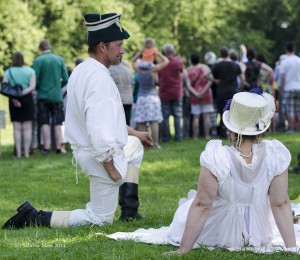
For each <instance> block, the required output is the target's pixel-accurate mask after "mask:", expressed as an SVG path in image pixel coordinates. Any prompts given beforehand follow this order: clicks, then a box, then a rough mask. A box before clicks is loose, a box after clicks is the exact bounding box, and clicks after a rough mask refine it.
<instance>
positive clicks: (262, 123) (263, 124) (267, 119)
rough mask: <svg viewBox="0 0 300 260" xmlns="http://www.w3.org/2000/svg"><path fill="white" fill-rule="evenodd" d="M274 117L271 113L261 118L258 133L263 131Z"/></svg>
mask: <svg viewBox="0 0 300 260" xmlns="http://www.w3.org/2000/svg"><path fill="white" fill-rule="evenodd" d="M272 116H273V113H272V112H269V113H267V114H266V115H265V116H264V117H262V118H260V119H259V121H258V129H257V130H258V131H261V130H263V129H264V128H265V127H266V126H267V125H268V123H269V122H270V120H271V118H272Z"/></svg>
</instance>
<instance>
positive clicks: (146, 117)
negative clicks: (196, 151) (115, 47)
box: [3, 38, 300, 158]
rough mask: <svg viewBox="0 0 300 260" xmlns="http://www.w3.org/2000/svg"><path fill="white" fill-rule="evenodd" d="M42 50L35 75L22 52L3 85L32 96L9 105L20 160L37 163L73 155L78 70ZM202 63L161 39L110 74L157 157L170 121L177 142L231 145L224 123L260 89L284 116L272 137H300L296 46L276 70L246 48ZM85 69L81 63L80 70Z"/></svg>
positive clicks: (47, 47)
mask: <svg viewBox="0 0 300 260" xmlns="http://www.w3.org/2000/svg"><path fill="white" fill-rule="evenodd" d="M39 49H40V51H41V55H40V56H38V57H37V58H36V59H35V60H34V62H33V66H32V68H30V67H28V66H26V65H25V62H24V56H23V54H22V53H21V52H19V51H18V52H16V53H14V54H13V57H12V67H10V68H9V69H7V70H6V71H5V74H4V77H3V82H7V81H8V82H16V83H20V84H22V86H23V88H24V91H23V96H22V97H21V98H20V99H10V100H9V109H10V116H11V121H12V123H13V126H14V140H15V155H16V157H17V158H20V157H22V156H24V157H29V154H30V151H31V152H32V153H34V152H36V151H37V149H38V148H39V147H40V148H41V152H42V154H43V155H48V154H49V152H50V150H51V146H52V147H53V148H54V149H55V150H56V153H57V154H60V153H65V152H66V148H65V147H66V143H67V141H66V140H65V138H64V118H65V111H66V100H67V82H68V78H69V76H70V74H71V72H72V69H71V68H70V67H66V65H65V63H64V60H63V58H61V57H60V56H58V55H55V54H54V53H52V52H51V44H50V42H49V41H48V40H43V41H42V42H41V43H40V46H39ZM120 59H122V57H120ZM201 60H202V59H201V57H200V55H199V54H195V53H193V54H191V55H190V58H189V64H188V65H187V66H185V64H184V62H183V59H182V58H181V57H180V56H178V55H177V54H176V51H175V48H174V46H173V45H172V44H170V43H166V44H165V45H164V46H163V47H162V52H159V51H158V48H157V47H156V46H155V41H154V39H152V38H147V39H146V40H145V44H144V46H143V47H142V48H141V50H140V51H138V52H137V53H136V55H135V56H134V57H133V59H132V60H131V65H132V66H130V63H129V62H126V61H122V60H121V63H120V64H117V65H112V66H111V67H110V68H109V71H110V74H111V76H112V78H113V79H114V81H115V83H116V85H117V87H118V90H119V92H120V95H121V99H122V104H123V108H124V111H125V116H126V124H127V125H130V126H131V127H133V128H135V129H137V130H142V131H149V132H150V133H151V136H152V138H153V140H154V146H153V148H154V149H160V148H161V146H160V144H159V142H169V141H170V140H171V134H170V125H169V122H170V120H169V118H170V116H173V119H174V120H173V121H174V130H175V134H174V140H175V141H176V142H180V141H182V139H183V138H194V139H198V138H199V137H204V138H206V139H207V140H209V139H211V136H214V137H216V136H219V137H221V138H226V137H227V134H226V129H225V127H224V124H223V122H222V114H223V108H224V106H225V104H226V102H227V101H228V100H229V99H230V98H232V96H233V95H234V94H236V93H238V92H241V91H249V90H251V89H254V88H257V87H259V88H261V89H262V90H263V91H266V92H267V93H270V94H271V95H273V96H274V98H275V100H276V104H277V111H276V113H275V116H274V119H273V120H272V125H271V127H270V129H269V130H268V131H276V130H278V129H281V130H286V133H287V134H292V133H294V131H296V130H298V128H299V118H300V106H299V100H300V97H299V96H300V94H299V93H300V72H299V71H300V58H299V57H298V56H297V55H295V45H294V44H293V43H292V42H288V43H287V44H286V54H283V55H281V56H280V57H279V59H278V62H277V63H276V64H275V66H274V69H273V68H272V67H271V66H270V65H268V64H267V61H266V58H265V57H264V55H263V54H256V52H255V50H254V49H252V48H249V49H246V47H245V46H244V45H241V46H240V50H239V51H235V50H230V49H228V48H227V47H225V46H222V47H221V48H220V55H219V58H217V55H216V54H215V53H213V52H207V53H206V54H205V56H204V59H203V61H202V62H201ZM82 61H83V60H82V59H77V60H76V62H75V65H76V66H77V65H78V64H79V63H81V62H82ZM52 135H53V136H52Z"/></svg>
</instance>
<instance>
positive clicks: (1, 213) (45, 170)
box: [0, 106, 300, 259]
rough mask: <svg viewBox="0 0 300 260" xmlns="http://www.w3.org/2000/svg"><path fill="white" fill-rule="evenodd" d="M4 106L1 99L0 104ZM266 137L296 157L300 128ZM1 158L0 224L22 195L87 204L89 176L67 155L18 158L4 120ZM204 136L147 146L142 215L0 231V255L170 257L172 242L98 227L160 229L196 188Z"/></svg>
mask: <svg viewBox="0 0 300 260" xmlns="http://www.w3.org/2000/svg"><path fill="white" fill-rule="evenodd" d="M0 109H1V106H0ZM266 138H268V139H269V138H277V139H279V140H281V141H282V142H283V143H284V144H285V145H286V146H287V147H288V148H289V149H290V151H291V153H292V156H293V161H292V165H295V164H296V155H297V153H298V151H299V145H298V144H299V141H300V133H297V134H295V135H292V136H286V135H284V134H283V133H276V134H272V135H268V136H266ZM1 141H2V152H3V154H2V157H1V158H0V178H1V182H0V225H1V226H2V224H3V223H4V222H5V221H6V219H7V218H8V217H10V216H11V215H13V214H15V210H16V208H17V207H18V206H19V204H20V203H22V202H23V201H24V200H26V199H27V200H29V201H30V202H31V203H32V204H33V205H34V206H35V207H36V208H37V209H44V210H72V209H76V208H84V207H85V203H86V202H88V201H89V192H88V190H89V183H88V178H87V177H86V176H85V175H83V174H81V173H80V174H79V184H78V185H76V184H75V181H76V179H75V167H73V166H72V163H71V160H72V155H71V153H70V152H69V153H68V154H66V155H61V156H57V155H56V154H54V153H52V154H50V155H49V156H48V157H42V156H41V155H39V154H36V155H33V156H32V157H31V158H29V159H21V160H16V159H15V158H14V157H13V155H12V131H11V126H10V125H9V124H8V125H7V128H6V129H5V130H3V129H2V131H1ZM205 144H206V142H205V141H204V140H199V141H191V140H186V141H184V142H182V143H173V142H171V143H169V144H163V145H162V149H161V150H151V151H146V152H145V156H144V161H143V164H142V168H141V172H140V186H139V189H140V213H141V214H142V215H143V217H144V218H143V219H142V220H140V221H135V222H130V223H122V222H119V221H118V216H119V213H120V212H119V209H118V211H117V213H116V219H115V222H114V224H113V225H107V226H103V227H98V226H92V227H90V226H88V227H79V228H66V229H49V228H26V229H24V230H13V231H10V230H0V259H162V258H163V259H168V258H172V259H173V258H177V257H176V256H173V257H162V256H161V253H163V252H165V251H170V250H174V249H175V247H173V246H171V245H148V244H143V243H136V242H133V241H113V240H109V239H108V238H107V237H104V236H97V235H96V233H97V232H102V233H105V234H111V233H114V232H117V231H134V230H136V229H138V228H140V227H144V228H150V227H153V228H159V227H161V226H166V225H169V224H170V222H171V221H172V217H173V214H174V212H175V210H176V208H177V201H178V199H179V198H181V197H184V196H186V194H187V192H188V191H189V190H190V189H196V188H197V185H196V183H197V179H198V174H199V155H200V152H201V151H202V150H203V149H204V147H205ZM289 184H290V185H289V194H290V197H291V199H292V200H294V201H296V202H300V199H299V194H300V174H298V175H296V174H290V180H289ZM180 258H181V259H217V258H219V259H227V258H233V259H256V258H259V259H270V255H258V254H254V253H250V252H227V251H226V250H221V249H218V250H213V251H209V250H207V249H204V248H199V249H196V250H193V251H192V252H190V253H187V254H185V255H184V256H181V257H180ZM283 258H289V259H299V256H296V255H293V254H287V253H276V254H273V255H272V259H283Z"/></svg>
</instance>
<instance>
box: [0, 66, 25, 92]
mask: <svg viewBox="0 0 300 260" xmlns="http://www.w3.org/2000/svg"><path fill="white" fill-rule="evenodd" d="M8 72H9V75H10V77H11V79H12V80H13V81H14V82H15V80H14V78H13V76H12V74H11V72H10V70H8ZM22 91H23V88H22V86H21V85H20V84H15V85H14V86H11V85H10V84H9V83H8V82H3V83H2V84H1V90H0V93H1V94H2V95H4V96H6V97H9V98H19V97H21V96H22Z"/></svg>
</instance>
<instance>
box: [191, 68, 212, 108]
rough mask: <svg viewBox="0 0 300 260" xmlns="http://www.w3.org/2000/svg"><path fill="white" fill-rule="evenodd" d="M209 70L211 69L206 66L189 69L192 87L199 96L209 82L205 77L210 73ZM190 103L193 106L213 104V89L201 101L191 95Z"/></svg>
mask: <svg viewBox="0 0 300 260" xmlns="http://www.w3.org/2000/svg"><path fill="white" fill-rule="evenodd" d="M208 70H209V68H208V67H206V66H204V65H197V66H192V67H189V68H188V75H189V78H190V81H191V85H192V87H193V88H194V89H195V90H196V91H197V93H199V94H200V93H202V91H203V89H204V88H205V86H206V84H207V82H208V81H207V79H206V78H205V76H204V75H205V74H206V73H207V72H208ZM190 101H191V104H212V103H213V96H212V91H211V88H209V89H208V91H206V94H205V95H204V96H203V98H201V99H199V98H197V97H195V96H194V95H191V99H190Z"/></svg>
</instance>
